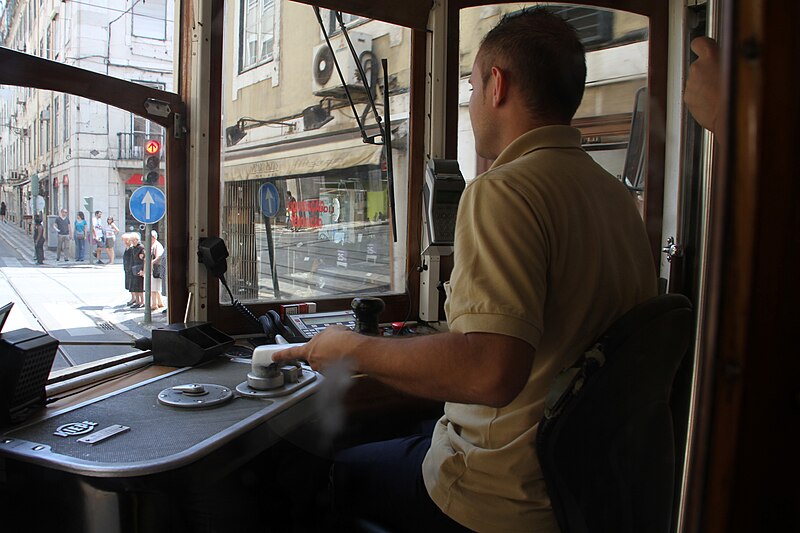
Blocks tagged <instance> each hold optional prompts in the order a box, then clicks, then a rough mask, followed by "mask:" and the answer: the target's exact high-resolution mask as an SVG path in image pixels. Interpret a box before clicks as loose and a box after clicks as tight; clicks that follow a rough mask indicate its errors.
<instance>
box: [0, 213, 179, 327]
mask: <svg viewBox="0 0 800 533" xmlns="http://www.w3.org/2000/svg"><path fill="white" fill-rule="evenodd" d="M0 239H2V240H3V241H5V243H7V244H8V245H9V246H10V247H11V248H13V249H14V250H16V252H17V253H18V254H19V263H20V265H19V266H21V267H23V268H26V269H27V268H37V269H41V271H42V272H44V273H51V274H55V271H56V270H57V271H58V272H59V274H63V276H60V278H63V281H64V283H66V284H68V285H70V286H74V287H84V288H85V289H84V290H82V291H80V292H81V296H82V298H83V301H84V304H85V306H87V307H90V308H91V310H92V312H91V314H92V315H94V317H95V318H100V319H102V320H103V321H105V322H107V323H109V324H113V325H114V326H115V327H117V328H118V329H119V330H121V331H123V332H125V333H127V334H128V335H130V336H132V337H134V338H137V337H142V336H149V335H150V330H152V329H154V328H158V327H161V326H164V325H166V324H167V315H166V313H165V312H163V311H165V309H166V308H164V309H159V310H156V311H152V313H151V323H150V324H144V311H143V310H142V309H131V308H129V307H127V306H126V305H124V304H125V302H126V301H127V300H128V298H129V296H130V293H129V292H127V291H125V289H124V286H123V283H122V280H123V279H124V273H123V271H122V255H121V254H119V256H118V257H115V258H114V264H111V265H109V264H103V265H99V264H97V263H96V259H95V257H94V255H93V254H90V250H89V249H88V248H90V246H88V244H87V252H86V256H85V260H84V261H82V262H76V261H75V258H74V257H70V258H69V261H63V258H62V260H61V261H58V262H56V254H55V251H52V250H48V249H47V248H45V254H44V255H45V259H44V262H45V264H44V265H37V264H36V262H35V260H34V250H33V238H32V237H31V236H30V235H28V234H26V233H25V230H24V229H23V228H20V227H19V225H17V224H15V223H12V222H8V223H7V224H2V223H0ZM102 259H103V262H104V263H105V262H106V261H107V260H108V257H107V256H106V255H105V254H104V255H103V256H102ZM111 287H113V288H111ZM23 296H24V295H23ZM53 296H54V297H55V296H56V295H53ZM162 300H163V301H164V304H165V305H169V303H168V301H167V297H166V296H163V295H162Z"/></svg>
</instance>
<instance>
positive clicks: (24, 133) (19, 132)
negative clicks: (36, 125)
mask: <svg viewBox="0 0 800 533" xmlns="http://www.w3.org/2000/svg"><path fill="white" fill-rule="evenodd" d="M0 126H2V127H4V128H8V129H9V130H11V131H13V132H14V133H16V134H17V135H21V136H22V137H27V136H28V128H18V127H16V126H12V125H11V123H10V122H9V123H8V124H0Z"/></svg>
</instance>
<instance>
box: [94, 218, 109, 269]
mask: <svg viewBox="0 0 800 533" xmlns="http://www.w3.org/2000/svg"><path fill="white" fill-rule="evenodd" d="M92 236H93V237H94V245H95V249H94V256H95V258H96V259H97V264H98V265H102V264H103V262H102V261H101V260H100V254H101V253H102V251H103V248H104V247H105V246H104V244H103V243H104V242H105V240H106V232H105V228H103V212H102V211H95V212H94V220H93V221H92Z"/></svg>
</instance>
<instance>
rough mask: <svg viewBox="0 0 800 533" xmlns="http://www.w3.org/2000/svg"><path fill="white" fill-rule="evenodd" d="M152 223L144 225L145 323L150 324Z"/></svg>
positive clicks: (151, 313) (151, 312)
mask: <svg viewBox="0 0 800 533" xmlns="http://www.w3.org/2000/svg"><path fill="white" fill-rule="evenodd" d="M151 227H152V226H151V225H150V224H145V225H144V235H145V237H144V243H145V244H144V323H145V324H149V323H150V322H151V319H152V315H153V311H152V309H151V308H150V285H151V280H150V276H151V275H152V271H153V236H152V235H151V234H150V228H151Z"/></svg>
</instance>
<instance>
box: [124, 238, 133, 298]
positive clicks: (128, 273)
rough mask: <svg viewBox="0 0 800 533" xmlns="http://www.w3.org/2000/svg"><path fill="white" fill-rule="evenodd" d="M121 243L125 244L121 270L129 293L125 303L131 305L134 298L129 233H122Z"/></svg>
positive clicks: (131, 245)
mask: <svg viewBox="0 0 800 533" xmlns="http://www.w3.org/2000/svg"><path fill="white" fill-rule="evenodd" d="M122 244H124V245H125V251H124V252H122V271H123V273H124V274H125V290H126V291H128V292H130V293H131V297H130V299H129V300H128V302H127V303H126V304H125V305H128V306H130V305H133V304H135V303H136V298H135V296H134V295H133V288H132V287H133V270H132V268H133V243H132V242H131V234H130V233H123V234H122Z"/></svg>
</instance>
